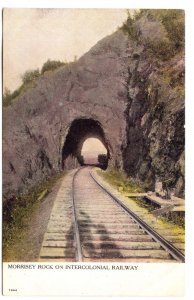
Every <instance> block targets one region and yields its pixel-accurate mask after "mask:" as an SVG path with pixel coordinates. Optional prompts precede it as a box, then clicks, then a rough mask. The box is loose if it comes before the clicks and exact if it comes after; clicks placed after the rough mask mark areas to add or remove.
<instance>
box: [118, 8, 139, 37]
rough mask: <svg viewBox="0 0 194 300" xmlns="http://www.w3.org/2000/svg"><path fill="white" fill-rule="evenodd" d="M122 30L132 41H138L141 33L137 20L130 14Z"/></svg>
mask: <svg viewBox="0 0 194 300" xmlns="http://www.w3.org/2000/svg"><path fill="white" fill-rule="evenodd" d="M122 30H123V31H124V32H125V33H127V34H128V35H129V36H130V38H132V40H135V41H138V38H139V35H140V31H139V30H138V28H137V26H136V23H135V18H132V17H131V15H130V14H128V18H127V21H126V22H125V23H124V24H123V26H122Z"/></svg>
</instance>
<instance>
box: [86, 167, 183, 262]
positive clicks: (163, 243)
mask: <svg viewBox="0 0 194 300" xmlns="http://www.w3.org/2000/svg"><path fill="white" fill-rule="evenodd" d="M90 176H91V177H92V179H93V180H94V181H95V182H96V183H97V185H98V186H100V187H101V189H102V190H103V191H104V192H106V193H107V194H108V195H109V196H110V197H111V198H112V199H113V200H114V201H115V202H116V203H117V204H118V205H119V206H121V207H122V208H123V209H124V211H125V212H127V213H128V214H129V215H130V216H131V217H132V218H133V219H134V220H135V221H136V222H137V223H138V224H139V225H140V226H141V228H142V229H143V230H144V231H145V232H146V233H147V234H148V235H150V236H151V237H152V238H153V239H154V240H155V241H156V242H158V243H159V244H160V245H161V247H162V248H163V249H165V250H166V251H167V252H168V253H169V254H170V255H171V256H172V257H173V258H174V259H176V260H177V261H180V262H185V256H184V254H183V253H182V252H181V251H180V250H179V249H177V248H176V247H175V246H173V245H172V244H171V243H170V242H168V241H167V240H166V239H165V238H164V237H163V236H161V235H160V234H159V233H158V232H156V231H155V230H154V229H153V228H152V227H150V226H149V225H148V224H147V223H145V222H144V221H143V220H142V219H140V218H139V217H138V216H137V215H136V214H135V213H134V212H133V211H132V210H130V209H129V208H128V207H127V206H126V205H125V204H124V203H123V202H121V200H119V198H117V197H116V196H115V195H113V194H112V193H111V192H110V191H108V190H107V189H106V188H105V187H104V186H103V185H102V184H101V183H100V182H99V181H98V180H97V179H96V178H95V177H94V175H93V174H92V172H91V171H90Z"/></svg>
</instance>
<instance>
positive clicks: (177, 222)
mask: <svg viewBox="0 0 194 300" xmlns="http://www.w3.org/2000/svg"><path fill="white" fill-rule="evenodd" d="M97 173H98V174H99V175H100V176H102V177H103V178H104V179H105V180H106V181H107V182H108V183H110V184H111V185H112V186H114V187H115V188H116V189H117V190H118V191H119V192H121V194H123V195H124V196H125V194H126V193H138V192H144V191H145V189H144V186H146V183H145V184H144V183H143V184H141V186H140V183H139V182H137V181H135V180H133V179H131V178H130V179H129V178H127V177H126V175H124V174H123V173H121V172H119V171H116V170H110V171H101V170H98V171H97ZM128 199H129V200H128V201H129V203H130V205H133V204H134V209H135V210H136V209H137V207H139V208H141V209H142V210H143V212H145V213H146V214H147V213H149V214H151V213H152V211H154V210H155V209H156V206H155V205H154V204H152V203H149V202H148V201H144V200H142V199H139V198H128ZM152 216H153V215H152ZM157 219H158V222H159V223H160V224H161V226H164V227H165V226H166V225H169V224H172V227H173V226H175V228H174V227H173V228H174V229H173V230H176V228H178V229H181V230H183V229H184V226H185V218H184V216H182V215H179V214H177V213H173V212H170V213H166V214H164V215H162V216H159V217H157Z"/></svg>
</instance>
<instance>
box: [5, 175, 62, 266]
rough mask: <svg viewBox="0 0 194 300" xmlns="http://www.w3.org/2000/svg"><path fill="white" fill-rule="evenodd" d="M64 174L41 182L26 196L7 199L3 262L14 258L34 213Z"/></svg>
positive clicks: (21, 195)
mask: <svg viewBox="0 0 194 300" xmlns="http://www.w3.org/2000/svg"><path fill="white" fill-rule="evenodd" d="M62 176H64V172H62V173H59V174H57V175H54V176H52V177H51V178H50V179H48V180H46V181H44V182H41V183H40V184H38V185H37V186H35V187H34V188H32V189H30V190H29V192H28V193H26V194H20V195H18V196H13V197H12V198H10V199H7V200H6V201H5V202H4V204H3V228H2V229H3V260H4V261H9V258H10V257H14V254H13V253H12V249H13V245H15V244H16V243H17V242H18V241H20V240H22V239H24V237H25V234H26V231H27V229H28V226H29V225H28V224H29V220H30V218H31V215H32V213H33V212H34V211H35V210H36V208H37V207H38V206H39V205H40V203H41V202H42V201H43V199H44V198H45V196H46V195H47V194H48V193H49V192H50V191H51V190H52V187H53V186H54V184H55V183H56V182H57V180H58V179H59V178H61V177H62Z"/></svg>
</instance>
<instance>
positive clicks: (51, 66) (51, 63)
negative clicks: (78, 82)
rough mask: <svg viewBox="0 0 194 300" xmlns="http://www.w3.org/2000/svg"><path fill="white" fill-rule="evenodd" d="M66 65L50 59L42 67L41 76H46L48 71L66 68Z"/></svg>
mask: <svg viewBox="0 0 194 300" xmlns="http://www.w3.org/2000/svg"><path fill="white" fill-rule="evenodd" d="M64 65H65V63H64V62H61V61H59V60H50V59H48V60H47V61H46V62H45V63H44V64H43V66H42V69H41V74H44V73H45V72H46V71H54V70H55V69H57V68H59V67H61V66H64Z"/></svg>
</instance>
